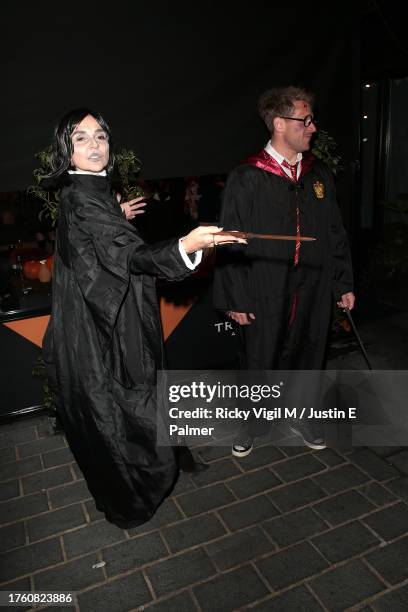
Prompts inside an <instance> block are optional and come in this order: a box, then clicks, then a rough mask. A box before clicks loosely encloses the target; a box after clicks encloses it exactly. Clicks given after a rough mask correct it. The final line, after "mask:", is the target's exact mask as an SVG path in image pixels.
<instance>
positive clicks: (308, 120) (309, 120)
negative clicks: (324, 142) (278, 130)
mask: <svg viewBox="0 0 408 612" xmlns="http://www.w3.org/2000/svg"><path fill="white" fill-rule="evenodd" d="M281 119H290V120H291V121H301V122H302V123H303V125H304V126H305V127H309V125H310V124H311V123H313V124H314V125H317V119H315V117H313V115H306V117H304V118H303V119H300V117H282V116H281Z"/></svg>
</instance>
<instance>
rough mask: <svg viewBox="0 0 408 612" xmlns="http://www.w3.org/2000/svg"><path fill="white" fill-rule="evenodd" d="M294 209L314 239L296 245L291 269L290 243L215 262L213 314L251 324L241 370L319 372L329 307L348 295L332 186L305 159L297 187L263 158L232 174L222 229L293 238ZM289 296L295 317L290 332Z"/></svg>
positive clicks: (259, 243)
mask: <svg viewBox="0 0 408 612" xmlns="http://www.w3.org/2000/svg"><path fill="white" fill-rule="evenodd" d="M297 206H299V212H300V232H301V234H302V235H304V236H312V237H315V238H316V242H302V243H301V248H300V258H299V264H298V265H297V266H294V254H295V242H283V241H272V240H259V239H258V240H257V239H254V240H251V241H250V242H249V244H248V246H247V247H243V246H240V245H233V246H228V247H224V248H223V250H222V251H221V250H220V251H219V252H218V255H217V268H216V272H215V278H214V305H215V307H216V308H218V309H220V310H224V311H228V310H231V311H236V312H247V313H248V312H252V313H254V314H255V316H256V319H255V321H254V322H253V323H251V325H248V326H242V327H241V328H240V332H241V334H242V335H243V336H244V344H245V351H246V354H245V358H244V360H243V367H245V368H247V369H251V370H263V369H271V370H272V369H286V370H290V369H295V370H296V369H304V370H308V369H317V370H320V369H322V368H323V366H324V360H325V352H326V344H327V337H328V331H329V324H330V317H331V311H332V300H333V298H334V299H336V300H338V299H339V298H340V296H341V295H343V294H344V293H347V292H349V291H352V289H353V277H352V267H351V260H350V253H349V247H348V241H347V236H346V233H345V230H344V227H343V224H342V221H341V216H340V211H339V209H338V206H337V202H336V193H335V186H334V181H333V178H332V175H331V173H330V171H329V170H328V168H327V167H326V166H325V164H323V163H322V162H320V161H319V160H316V159H315V158H314V157H313V156H311V155H306V156H304V160H303V161H302V175H301V177H300V179H299V180H298V182H297V183H294V182H293V181H292V180H290V179H289V178H288V177H287V176H286V174H285V173H284V172H283V170H281V168H280V166H279V164H277V162H275V163H274V160H273V158H271V157H270V156H269V155H268V154H267V153H266V152H265V151H263V152H261V153H260V154H258V155H257V156H254V157H253V158H250V159H249V160H247V163H244V164H242V165H241V166H238V167H237V168H235V169H234V170H233V171H232V172H231V174H230V176H229V178H228V181H227V184H226V187H225V191H224V194H223V204H222V211H221V218H220V225H221V226H223V227H224V228H225V229H226V230H230V229H233V230H243V231H250V232H256V233H271V234H289V235H296V208H297ZM295 294H296V301H297V305H296V313H295V317H294V320H293V322H292V323H291V324H289V321H290V320H291V313H292V315H293V311H292V308H293V304H294V296H295Z"/></svg>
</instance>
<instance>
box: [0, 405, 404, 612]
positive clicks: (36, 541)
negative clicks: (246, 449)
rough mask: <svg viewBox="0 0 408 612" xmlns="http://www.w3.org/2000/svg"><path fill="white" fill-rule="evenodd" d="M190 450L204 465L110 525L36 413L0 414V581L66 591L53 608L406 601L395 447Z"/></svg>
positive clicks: (180, 611) (5, 585) (293, 606)
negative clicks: (145, 519) (125, 522)
mask: <svg viewBox="0 0 408 612" xmlns="http://www.w3.org/2000/svg"><path fill="white" fill-rule="evenodd" d="M196 452H197V451H196ZM199 452H200V455H201V457H202V458H203V459H204V460H205V461H207V462H208V463H209V464H210V466H211V467H210V470H209V471H207V472H205V473H204V474H201V475H197V476H192V477H190V476H188V475H186V474H182V475H181V477H180V480H179V482H178V483H177V486H176V488H175V490H174V493H173V495H172V496H171V497H170V498H168V499H167V500H166V501H165V502H164V504H163V505H162V506H161V507H160V508H159V510H158V512H157V513H156V515H155V516H154V517H153V519H152V520H151V521H150V522H149V523H147V524H145V525H142V526H140V527H138V528H135V529H132V530H121V529H119V528H117V527H115V526H113V525H111V524H109V523H107V522H106V521H105V519H104V518H103V516H102V515H101V514H100V513H99V512H98V511H97V510H96V508H95V506H94V504H93V500H92V498H91V496H90V494H89V491H88V489H87V487H86V484H85V482H84V480H83V478H82V474H81V472H80V470H79V469H78V466H77V465H76V463H75V461H74V459H73V456H72V455H71V453H70V451H69V449H68V448H67V444H66V441H65V439H64V437H63V436H62V435H55V433H54V431H53V429H52V426H51V424H50V423H49V421H48V419H47V417H46V416H36V417H33V418H25V419H23V420H19V421H14V422H12V423H10V424H6V425H2V426H1V427H0V481H1V482H0V590H31V591H40V590H53V591H59V590H65V591H74V592H75V593H76V595H77V603H76V605H75V607H72V608H66V607H64V608H61V607H60V608H58V606H57V607H54V608H52V609H53V610H57V609H60V610H69V609H71V610H77V611H80V612H87V611H89V612H104V611H106V612H108V611H109V612H116V611H117V612H119V611H125V610H148V611H150V612H161V611H163V612H164V611H165V612H171V611H173V610H174V611H177V612H189V611H190V610H195V611H214V612H224V611H225V612H226V611H229V610H244V609H245V610H246V609H251V610H257V611H260V610H263V611H265V610H271V611H283V612H291V611H302V610H304V611H307V612H309V611H314V610H316V611H317V610H326V611H340V610H356V611H357V610H364V611H369V610H371V611H372V610H373V611H383V610H384V611H385V610H386V611H387V612H388V611H390V612H398V611H405V610H407V609H408V461H407V456H408V451H407V449H406V448H400V447H397V448H395V447H390V448H384V447H376V448H359V449H353V450H351V451H350V450H348V451H344V452H340V451H338V450H333V449H325V450H321V451H313V452H312V451H310V450H309V449H307V448H306V447H281V448H277V447H276V446H273V445H271V444H264V445H263V446H259V447H257V448H255V449H254V451H253V452H252V454H251V455H249V456H248V457H247V458H244V459H241V460H237V459H234V458H232V456H231V454H230V449H229V447H225V448H219V447H217V448H202V449H201V450H200V451H199ZM17 609H20V610H22V609H24V608H17ZM25 609H29V608H25ZM49 609H51V608H49Z"/></svg>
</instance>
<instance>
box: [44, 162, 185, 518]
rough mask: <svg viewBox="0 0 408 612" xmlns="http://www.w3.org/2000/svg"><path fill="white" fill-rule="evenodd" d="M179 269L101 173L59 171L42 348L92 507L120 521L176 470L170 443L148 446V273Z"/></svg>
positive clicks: (171, 252)
mask: <svg viewBox="0 0 408 612" xmlns="http://www.w3.org/2000/svg"><path fill="white" fill-rule="evenodd" d="M189 272H190V270H189V269H188V268H187V266H186V265H185V263H184V262H183V260H182V257H181V255H180V253H179V249H178V241H177V240H170V241H166V242H161V243H156V244H152V245H146V244H145V243H143V241H142V239H141V238H140V236H139V235H138V233H137V231H136V230H135V229H134V228H133V227H132V225H131V224H130V223H128V222H127V221H126V219H125V218H124V216H123V215H122V212H121V210H120V207H119V206H118V203H117V201H116V199H115V197H114V196H113V195H112V194H111V191H110V187H109V183H108V180H107V179H106V177H102V176H97V175H96V176H92V175H78V174H75V175H70V176H69V179H68V185H66V186H64V187H63V189H62V191H61V196H60V206H59V218H58V231H57V248H56V253H55V259H54V277H53V301H52V314H51V319H50V322H49V325H48V328H47V331H46V334H45V339H44V346H43V354H44V360H45V363H46V366H47V373H48V377H49V380H50V384H51V387H52V389H53V390H54V393H55V395H56V404H57V413H58V415H59V417H60V419H61V422H62V425H63V429H64V432H65V434H66V437H67V440H68V443H69V446H70V448H71V450H72V452H73V454H74V456H75V459H76V460H77V462H78V465H79V467H80V468H81V470H82V472H83V474H84V477H85V479H86V482H87V485H88V487H89V490H90V492H91V493H92V495H93V497H94V498H95V502H96V506H97V508H98V509H99V510H100V511H102V512H104V513H105V515H106V518H107V520H109V521H111V522H112V523H115V524H116V525H118V526H119V527H122V528H129V527H134V526H137V525H139V524H141V523H143V522H145V521H147V520H149V518H150V517H151V516H152V514H153V513H154V511H155V510H156V508H157V506H158V505H159V504H160V503H161V502H162V500H163V498H164V497H165V496H166V494H167V493H168V492H169V491H170V490H171V488H172V486H173V485H174V482H175V479H176V477H177V473H178V467H177V462H176V457H175V453H174V450H173V448H172V447H170V446H161V447H158V446H156V433H157V418H158V415H157V408H156V398H155V383H156V369H157V368H158V367H162V366H163V352H162V336H161V325H160V316H159V307H158V302H157V295H156V290H155V277H157V278H165V279H171V280H177V279H181V278H183V277H185V276H186V275H187V274H189Z"/></svg>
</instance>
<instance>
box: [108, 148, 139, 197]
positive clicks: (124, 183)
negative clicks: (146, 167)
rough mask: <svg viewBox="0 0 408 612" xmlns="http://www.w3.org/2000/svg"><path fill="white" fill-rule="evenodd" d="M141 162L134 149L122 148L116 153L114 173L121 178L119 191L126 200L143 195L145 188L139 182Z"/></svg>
mask: <svg viewBox="0 0 408 612" xmlns="http://www.w3.org/2000/svg"><path fill="white" fill-rule="evenodd" d="M140 168H141V162H140V160H139V159H138V158H137V157H136V155H135V153H134V152H133V151H132V149H121V150H120V151H119V152H118V153H116V154H115V167H114V170H113V174H114V176H115V174H116V176H117V177H118V178H119V191H120V193H121V195H122V198H123V200H124V201H126V200H130V199H132V198H137V197H138V196H141V195H143V189H142V188H141V187H139V185H138V184H137V176H138V174H139V172H140Z"/></svg>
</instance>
